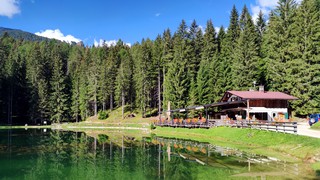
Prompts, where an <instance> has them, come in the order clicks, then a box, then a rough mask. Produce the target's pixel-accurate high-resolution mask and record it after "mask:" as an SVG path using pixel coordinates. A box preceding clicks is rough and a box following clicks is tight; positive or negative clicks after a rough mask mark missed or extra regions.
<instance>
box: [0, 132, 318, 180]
mask: <svg viewBox="0 0 320 180" xmlns="http://www.w3.org/2000/svg"><path fill="white" fill-rule="evenodd" d="M0 163H1V165H0V166H1V168H0V179H42V180H43V179H139V180H140V179H257V178H258V179H305V178H316V177H314V176H312V175H309V174H310V173H308V172H310V170H309V169H308V168H307V167H304V165H303V163H288V162H284V161H280V160H278V159H276V158H273V157H265V156H260V155H256V154H250V153H245V152H242V151H239V150H236V149H232V148H228V147H220V146H216V145H214V144H209V143H205V142H196V141H191V140H182V139H168V138H163V137H156V136H151V137H143V138H140V139H136V138H135V137H132V136H128V135H126V133H125V132H121V131H114V132H108V133H104V134H98V133H94V132H93V133H90V136H89V135H87V134H85V133H83V132H70V131H57V130H51V129H29V130H25V129H12V130H10V129H9V130H0Z"/></svg>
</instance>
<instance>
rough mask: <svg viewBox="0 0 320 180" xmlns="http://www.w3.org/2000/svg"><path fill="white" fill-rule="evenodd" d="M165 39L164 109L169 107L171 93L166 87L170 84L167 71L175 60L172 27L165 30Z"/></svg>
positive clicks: (163, 58)
mask: <svg viewBox="0 0 320 180" xmlns="http://www.w3.org/2000/svg"><path fill="white" fill-rule="evenodd" d="M162 39H163V40H162V41H163V55H162V62H163V70H162V74H163V86H162V89H163V90H162V92H163V109H164V110H167V109H168V107H167V105H168V101H169V96H170V95H169V93H168V91H167V88H166V84H168V82H167V80H166V76H167V72H168V70H169V68H170V64H171V62H172V60H173V40H172V37H171V31H170V29H167V30H165V31H164V33H163V36H162Z"/></svg>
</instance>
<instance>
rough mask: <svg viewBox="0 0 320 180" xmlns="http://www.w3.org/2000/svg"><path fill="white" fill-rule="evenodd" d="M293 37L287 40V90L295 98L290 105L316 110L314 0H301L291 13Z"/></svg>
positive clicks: (319, 36)
mask: <svg viewBox="0 0 320 180" xmlns="http://www.w3.org/2000/svg"><path fill="white" fill-rule="evenodd" d="M293 18H294V19H293V24H292V31H291V32H290V33H291V34H292V35H291V36H292V39H293V41H292V42H291V43H290V44H289V48H288V49H289V50H290V54H291V60H290V61H288V62H287V64H288V65H287V67H288V69H289V70H288V71H287V72H289V73H290V74H287V76H288V75H289V76H290V81H291V83H290V85H291V86H290V94H292V95H294V96H295V97H298V98H299V99H298V100H296V101H293V102H292V107H293V108H294V109H295V110H296V113H297V114H299V115H307V114H309V113H316V112H319V103H320V96H319V94H320V90H319V88H320V80H319V78H318V77H319V76H320V73H319V72H320V65H319V63H320V47H319V44H320V9H319V8H317V1H315V0H304V1H302V3H301V5H300V6H299V7H298V9H297V12H296V15H295V16H294V17H293Z"/></svg>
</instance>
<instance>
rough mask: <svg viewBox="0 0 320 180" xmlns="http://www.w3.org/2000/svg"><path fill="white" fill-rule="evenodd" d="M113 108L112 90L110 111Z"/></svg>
mask: <svg viewBox="0 0 320 180" xmlns="http://www.w3.org/2000/svg"><path fill="white" fill-rule="evenodd" d="M112 110H113V96H112V92H111V93H110V111H112Z"/></svg>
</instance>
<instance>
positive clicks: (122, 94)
mask: <svg viewBox="0 0 320 180" xmlns="http://www.w3.org/2000/svg"><path fill="white" fill-rule="evenodd" d="M121 102H122V119H124V105H125V104H124V90H123V89H122V90H121Z"/></svg>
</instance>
